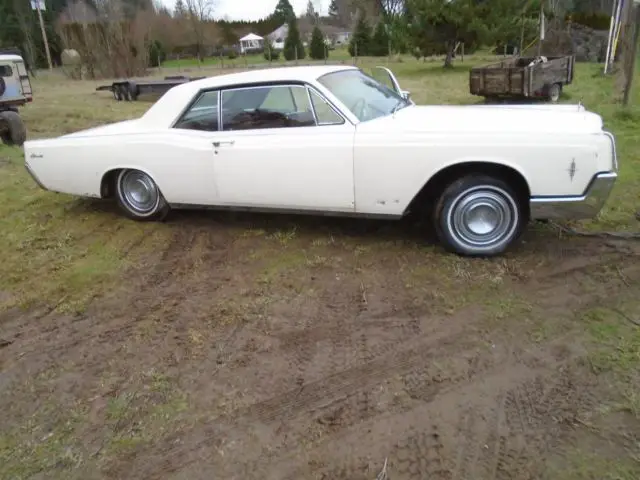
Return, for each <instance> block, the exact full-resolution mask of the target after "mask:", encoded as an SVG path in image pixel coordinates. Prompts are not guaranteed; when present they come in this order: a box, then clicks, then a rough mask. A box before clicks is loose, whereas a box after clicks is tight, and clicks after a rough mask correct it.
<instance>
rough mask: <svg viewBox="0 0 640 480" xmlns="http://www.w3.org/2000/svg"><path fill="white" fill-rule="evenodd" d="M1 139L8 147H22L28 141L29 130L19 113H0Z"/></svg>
mask: <svg viewBox="0 0 640 480" xmlns="http://www.w3.org/2000/svg"><path fill="white" fill-rule="evenodd" d="M0 138H1V139H2V141H3V142H4V143H6V144H7V145H16V146H18V147H21V146H22V145H23V144H24V142H25V141H26V140H27V129H26V127H25V125H24V122H23V121H22V118H21V117H20V115H19V114H18V113H17V112H14V111H12V110H7V111H5V112H0Z"/></svg>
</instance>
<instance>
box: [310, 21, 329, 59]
mask: <svg viewBox="0 0 640 480" xmlns="http://www.w3.org/2000/svg"><path fill="white" fill-rule="evenodd" d="M326 50H327V48H326V45H325V43H324V35H323V34H322V30H320V27H318V25H316V26H315V27H313V32H312V33H311V44H310V45H309V56H310V57H311V58H313V59H314V60H322V59H324V58H325V52H326Z"/></svg>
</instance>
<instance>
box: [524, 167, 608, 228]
mask: <svg viewBox="0 0 640 480" xmlns="http://www.w3.org/2000/svg"><path fill="white" fill-rule="evenodd" d="M617 178H618V174H617V173H616V172H601V173H597V174H596V175H594V177H593V179H592V180H591V182H590V183H589V186H588V187H587V188H586V190H585V192H584V193H583V194H582V195H572V196H568V197H531V200H530V202H529V208H530V212H531V219H532V220H540V219H545V220H551V219H556V220H560V219H565V220H569V219H570V220H582V219H587V218H593V217H595V216H597V215H598V213H599V212H600V210H602V207H603V206H604V204H605V202H606V201H607V199H608V198H609V194H610V193H611V190H612V189H613V186H614V185H615V183H616V180H617Z"/></svg>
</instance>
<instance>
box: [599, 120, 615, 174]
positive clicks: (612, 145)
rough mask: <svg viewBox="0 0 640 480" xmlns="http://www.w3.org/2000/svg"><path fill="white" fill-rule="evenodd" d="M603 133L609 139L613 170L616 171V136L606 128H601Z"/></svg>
mask: <svg viewBox="0 0 640 480" xmlns="http://www.w3.org/2000/svg"><path fill="white" fill-rule="evenodd" d="M603 133H604V134H605V136H606V137H608V138H609V140H610V141H611V150H612V153H613V170H614V171H615V172H617V171H618V152H617V150H616V137H614V136H613V133H611V132H609V131H607V130H603Z"/></svg>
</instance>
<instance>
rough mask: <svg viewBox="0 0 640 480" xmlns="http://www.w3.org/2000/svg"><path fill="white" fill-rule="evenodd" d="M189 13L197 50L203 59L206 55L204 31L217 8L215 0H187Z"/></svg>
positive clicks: (199, 56)
mask: <svg viewBox="0 0 640 480" xmlns="http://www.w3.org/2000/svg"><path fill="white" fill-rule="evenodd" d="M186 6H187V13H188V15H189V23H190V24H191V29H192V31H193V34H194V35H195V37H196V38H195V40H196V49H197V51H198V58H202V56H203V53H204V51H203V50H204V44H205V38H204V30H205V22H206V21H207V20H209V19H211V15H212V14H213V9H214V7H215V0H186Z"/></svg>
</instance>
